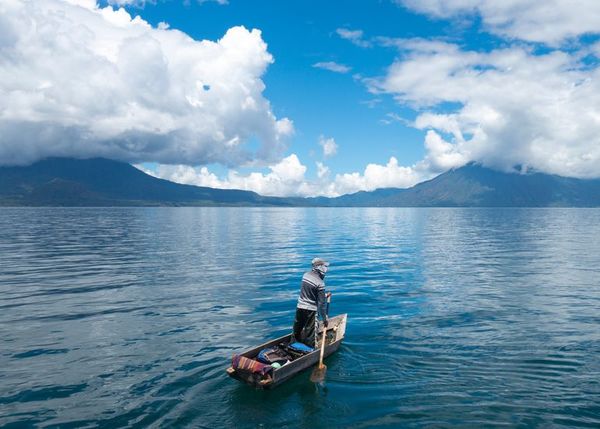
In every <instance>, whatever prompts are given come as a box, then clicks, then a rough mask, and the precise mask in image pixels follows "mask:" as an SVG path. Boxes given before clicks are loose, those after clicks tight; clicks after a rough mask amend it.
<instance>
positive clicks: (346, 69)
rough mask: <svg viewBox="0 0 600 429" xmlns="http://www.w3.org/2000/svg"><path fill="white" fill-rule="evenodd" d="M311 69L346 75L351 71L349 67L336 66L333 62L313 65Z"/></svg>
mask: <svg viewBox="0 0 600 429" xmlns="http://www.w3.org/2000/svg"><path fill="white" fill-rule="evenodd" d="M313 67H315V68H318V69H324V70H329V71H332V72H335V73H348V72H349V71H350V70H352V69H351V68H350V67H348V66H345V65H343V64H338V63H336V62H334V61H326V62H320V63H315V64H313Z"/></svg>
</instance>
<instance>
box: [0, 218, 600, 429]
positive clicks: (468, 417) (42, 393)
mask: <svg viewBox="0 0 600 429" xmlns="http://www.w3.org/2000/svg"><path fill="white" fill-rule="evenodd" d="M599 237H600V210H596V209H395V208H390V209H388V208H386V209H379V208H324V209H315V208H308V209H305V208H294V209H280V208H118V209H106V208H104V209H96V208H90V209H73V208H65V209H59V208H40V209H26V208H23V209H20V208H19V209H9V208H4V209H0V426H4V427H32V426H39V427H104V428H108V427H111V428H112V427H123V426H131V427H186V426H189V427H205V428H221V427H237V428H246V427H248V428H254V427H264V428H273V427H277V428H296V427H310V428H321V427H322V428H328V427H353V428H370V427H390V428H393V427H440V426H441V427H480V426H483V425H486V426H498V427H500V426H502V427H506V426H508V427H595V428H598V427H600V239H599ZM314 256H321V257H324V258H327V259H329V260H330V261H331V267H330V271H329V273H328V276H327V278H326V282H327V285H328V288H329V289H330V290H331V291H332V292H333V301H332V304H331V309H330V313H331V314H332V315H333V314H339V313H348V314H349V317H348V327H347V332H346V339H345V341H344V344H343V345H342V347H341V348H340V350H339V351H338V353H337V354H335V355H333V356H331V357H330V358H328V359H327V361H326V364H327V366H328V371H327V377H326V381H325V383H324V384H323V385H314V384H312V383H311V382H310V380H309V375H310V370H309V371H308V372H305V373H302V374H301V375H299V376H297V377H295V378H293V379H292V380H290V381H289V382H287V383H286V384H284V385H282V386H281V387H278V388H277V389H275V390H272V391H257V390H254V389H252V388H251V387H248V386H246V385H243V384H241V383H239V382H237V381H235V380H232V379H230V378H229V377H227V376H226V374H225V369H226V367H227V366H228V364H229V362H230V358H231V355H232V354H233V353H234V352H235V351H240V350H243V349H245V348H248V347H249V346H254V345H257V344H259V343H261V342H263V341H264V340H265V339H267V338H270V337H274V336H277V335H282V334H284V333H287V331H288V330H289V329H290V327H291V324H292V321H293V317H294V311H295V301H296V297H297V293H298V288H299V283H300V277H301V275H302V273H303V272H304V271H305V270H306V269H308V268H309V261H310V260H311V258H313V257H314Z"/></svg>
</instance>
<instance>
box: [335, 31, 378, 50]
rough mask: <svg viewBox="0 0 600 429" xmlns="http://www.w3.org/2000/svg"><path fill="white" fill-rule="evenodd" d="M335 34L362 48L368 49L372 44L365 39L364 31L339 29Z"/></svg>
mask: <svg viewBox="0 0 600 429" xmlns="http://www.w3.org/2000/svg"><path fill="white" fill-rule="evenodd" d="M335 32H336V33H337V34H338V36H340V37H341V38H342V39H345V40H349V41H350V42H352V43H354V44H355V45H356V46H360V47H361V48H368V47H370V46H371V42H369V41H368V40H365V39H364V37H363V36H364V33H363V31H362V30H350V29H348V28H338V29H337V30H335Z"/></svg>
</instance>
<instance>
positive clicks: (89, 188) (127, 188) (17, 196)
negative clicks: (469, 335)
mask: <svg viewBox="0 0 600 429" xmlns="http://www.w3.org/2000/svg"><path fill="white" fill-rule="evenodd" d="M165 205H167V206H169V205H170V206H214V205H216V206H282V207H290V206H308V207H317V206H324V207H600V179H593V180H583V179H574V178H568V177H561V176H555V175H548V174H543V173H533V174H518V173H504V172H500V171H496V170H492V169H489V168H485V167H482V166H480V165H477V164H473V163H471V164H468V165H466V166H464V167H460V168H456V169H452V170H450V171H447V172H445V173H443V174H440V175H439V176H437V177H435V178H434V179H432V180H429V181H426V182H422V183H419V184H417V185H415V186H413V187H411V188H407V189H395V188H386V189H377V190H375V191H371V192H365V191H361V192H357V193H354V194H348V195H343V196H340V197H337V198H325V197H317V198H277V197H265V196H261V195H259V194H257V193H255V192H250V191H242V190H233V189H214V188H208V187H199V186H192V185H182V184H178V183H173V182H170V181H168V180H163V179H158V178H156V177H153V176H150V175H148V174H146V173H144V172H142V171H140V170H138V169H137V168H135V167H133V166H131V165H129V164H127V163H124V162H119V161H112V160H108V159H103V158H93V159H85V160H77V159H71V158H49V159H46V160H43V161H39V162H36V163H34V164H32V165H30V166H27V167H0V206H165Z"/></svg>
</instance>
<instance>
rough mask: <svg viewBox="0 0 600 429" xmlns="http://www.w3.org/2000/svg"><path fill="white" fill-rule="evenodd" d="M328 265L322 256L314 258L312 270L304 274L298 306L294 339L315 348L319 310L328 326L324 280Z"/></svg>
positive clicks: (320, 315)
mask: <svg viewBox="0 0 600 429" xmlns="http://www.w3.org/2000/svg"><path fill="white" fill-rule="evenodd" d="M328 267H329V262H327V261H325V260H323V259H321V258H314V259H313V260H312V270H310V271H308V272H306V273H304V275H303V276H302V285H301V287H300V296H299V297H298V305H297V306H296V319H295V320H294V339H295V340H296V341H300V342H302V343H304V344H306V345H307V346H310V347H313V348H316V347H315V346H316V345H315V333H316V330H317V318H316V315H317V312H318V313H319V317H320V318H321V320H322V321H323V324H324V325H325V327H327V322H328V321H327V311H326V305H327V304H326V301H327V300H326V294H325V281H324V279H325V273H327V269H328Z"/></svg>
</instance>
